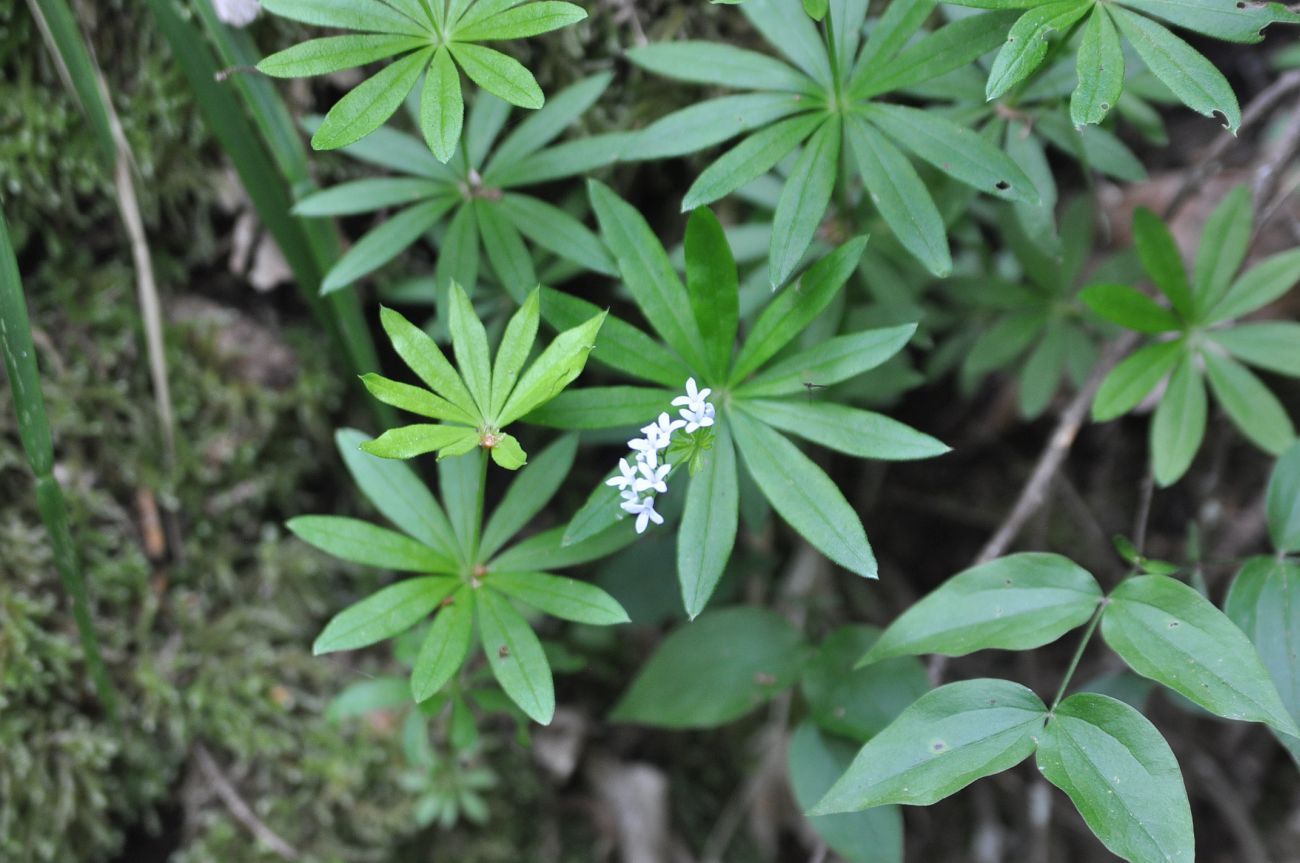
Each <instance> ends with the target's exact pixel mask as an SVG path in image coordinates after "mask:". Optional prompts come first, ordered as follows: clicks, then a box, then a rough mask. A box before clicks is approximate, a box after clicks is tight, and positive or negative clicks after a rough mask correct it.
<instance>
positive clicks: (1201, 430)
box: [1151, 355, 1205, 488]
mask: <svg viewBox="0 0 1300 863" xmlns="http://www.w3.org/2000/svg"><path fill="white" fill-rule="evenodd" d="M1204 437H1205V384H1204V383H1203V382H1202V381H1201V375H1200V372H1198V371H1197V370H1196V362H1195V358H1194V357H1192V356H1190V355H1187V356H1184V357H1183V358H1182V360H1181V361H1180V362H1179V364H1178V367H1177V368H1175V369H1174V373H1173V375H1172V376H1170V378H1169V389H1167V390H1165V394H1164V396H1163V397H1162V398H1161V399H1160V405H1159V406H1158V407H1157V408H1156V415H1155V417H1154V418H1153V419H1152V421H1151V467H1152V470H1153V471H1154V472H1155V477H1156V483H1157V484H1159V486H1160V487H1161V488H1164V487H1166V486H1170V485H1173V484H1174V483H1176V482H1178V480H1179V479H1180V478H1182V475H1183V474H1185V473H1186V472H1187V468H1188V467H1190V466H1191V464H1192V459H1193V458H1195V457H1196V451H1197V450H1198V449H1200V447H1201V441H1202V440H1203V439H1204Z"/></svg>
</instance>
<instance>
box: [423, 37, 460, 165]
mask: <svg viewBox="0 0 1300 863" xmlns="http://www.w3.org/2000/svg"><path fill="white" fill-rule="evenodd" d="M464 124H465V100H464V97H463V96H462V95H461V92H460V73H458V72H457V71H456V64H455V63H453V62H452V59H451V54H450V53H448V51H447V47H446V46H445V45H443V46H440V47H439V48H438V50H437V51H436V52H435V53H434V55H433V63H432V64H430V66H429V73H428V75H426V76H425V78H424V91H423V92H422V93H421V95H420V131H421V132H423V133H424V140H425V141H426V142H428V144H429V149H430V150H432V151H433V155H434V156H436V157H437V159H438V161H439V162H443V163H446V162H448V161H450V160H451V157H452V155H453V154H454V153H455V152H456V144H457V142H459V141H460V132H461V129H462V127H463V126H464Z"/></svg>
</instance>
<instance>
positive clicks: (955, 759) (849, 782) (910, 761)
mask: <svg viewBox="0 0 1300 863" xmlns="http://www.w3.org/2000/svg"><path fill="white" fill-rule="evenodd" d="M1046 715H1047V708H1046V707H1044V706H1043V702H1042V701H1041V700H1040V699H1039V697H1038V696H1037V695H1035V694H1034V693H1033V692H1031V691H1029V690H1028V689H1026V688H1025V687H1023V686H1021V685H1020V684H1018V683H1012V682H1011V681H1009V680H991V679H979V680H964V681H962V682H960V683H950V684H948V685H947V686H941V687H939V688H938V689H936V690H934V691H933V692H928V693H926V694H925V695H922V696H921V697H920V698H919V699H917V700H916V703H914V704H913V705H912V706H911V707H908V708H907V709H906V710H904V711H903V712H902V714H900V715H899V717H898V718H897V719H895V720H894V721H893V722H892V723H890V725H889V727H887V728H886V729H885V730H883V731H881V732H880V733H879V734H877V735H876V736H875V737H873V738H871V740H869V741H868V742H867V744H866V745H865V746H863V747H862V749H861V751H859V752H858V755H857V757H856V758H854V759H853V763H852V764H851V765H850V766H849V769H848V771H847V772H845V774H844V775H843V776H842V777H840V780H839V781H838V782H836V783H835V784H834V785H833V786H832V787H831V790H830V791H828V792H826V796H825V797H823V798H822V800H821V802H820V803H818V804H817V805H816V806H814V807H813V809H812V810H811V812H809V814H810V815H828V814H831V813H835V812H857V811H859V810H861V809H868V808H870V807H872V806H880V805H881V804H883V803H908V804H912V805H917V806H928V805H929V804H931V803H934V802H935V801H937V800H942V799H943V798H945V797H947V796H948V795H950V794H953V793H954V792H956V791H960V790H961V789H962V788H965V787H966V786H967V785H969V784H971V783H972V782H974V781H975V780H976V779H980V778H983V777H985V776H991V775H993V774H994V773H1001V772H1002V771H1003V770H1006V769H1008V768H1011V767H1014V766H1015V765H1017V764H1019V763H1020V762H1021V761H1024V760H1025V759H1026V758H1027V757H1029V753H1031V752H1033V751H1034V745H1035V742H1036V740H1037V738H1038V735H1039V734H1040V733H1041V732H1042V728H1043V719H1044V717H1045V716H1046Z"/></svg>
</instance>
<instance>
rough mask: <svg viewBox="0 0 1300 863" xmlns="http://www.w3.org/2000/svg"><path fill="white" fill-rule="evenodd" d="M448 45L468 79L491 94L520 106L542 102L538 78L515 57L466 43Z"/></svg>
mask: <svg viewBox="0 0 1300 863" xmlns="http://www.w3.org/2000/svg"><path fill="white" fill-rule="evenodd" d="M447 47H448V48H449V49H450V50H451V55H452V56H453V57H455V58H456V62H457V63H459V64H460V67H461V68H462V69H464V70H465V74H466V75H468V76H469V77H470V80H471V81H473V82H474V83H475V84H478V85H479V86H480V87H482V88H483V89H484V90H487V91H488V92H489V93H491V94H492V95H493V96H496V97H498V98H500V99H504V100H506V101H507V102H509V103H510V104H511V105H518V106H519V107H520V108H540V107H542V105H543V104H544V103H545V101H546V97H545V96H544V95H542V88H541V87H539V86H537V79H536V78H534V77H533V73H532V72H529V71H528V70H527V69H526V68H524V65H523V64H522V63H520V62H519V61H518V60H516V59H515V58H513V57H511V56H509V55H508V54H502V53H501V52H500V51H495V50H493V49H491V48H484V47H483V46H482V45H474V44H472V43H468V42H452V43H450V44H448V46H447Z"/></svg>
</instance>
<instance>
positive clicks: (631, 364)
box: [542, 288, 691, 389]
mask: <svg viewBox="0 0 1300 863" xmlns="http://www.w3.org/2000/svg"><path fill="white" fill-rule="evenodd" d="M599 313H600V307H599V306H597V305H595V304H594V303H589V302H587V301H586V300H583V299H579V298H578V297H574V296H570V295H568V294H565V293H561V292H560V291H556V290H552V289H551V288H542V317H543V318H545V319H546V321H547V323H549V324H551V325H552V326H553V327H555V328H556V329H568V328H570V327H575V326H577V325H578V324H580V323H582V322H583V321H585V320H587V319H588V318H590V317H592V316H593V315H597V314H599ZM601 332H603V333H604V334H605V338H603V339H601V340H600V342H599V343H598V344H597V345H596V349H595V350H593V351H592V352H591V359H593V360H595V361H596V362H599V363H602V364H604V365H606V366H609V367H610V368H612V369H618V370H619V371H621V372H626V373H627V374H629V375H632V376H633V377H638V378H642V379H644V380H647V381H650V382H651V383H656V384H660V385H662V386H665V387H671V388H673V389H676V388H677V387H680V386H681V385H682V384H683V383H684V382H685V381H686V379H687V378H688V377H690V376H691V370H690V368H688V367H687V366H686V364H685V363H683V362H682V361H681V358H680V357H678V356H677V355H676V354H674V353H672V352H671V351H669V350H668V349H667V348H665V347H664V346H663V345H662V344H660V343H659V342H658V341H656V340H654V339H653V338H651V337H650V336H648V335H646V333H645V332H644V331H643V330H640V329H637V328H636V327H634V326H632V325H631V324H629V323H627V322H626V321H624V320H622V319H620V318H616V317H613V316H612V315H608V316H606V318H605V323H604V325H602V326H601Z"/></svg>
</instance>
